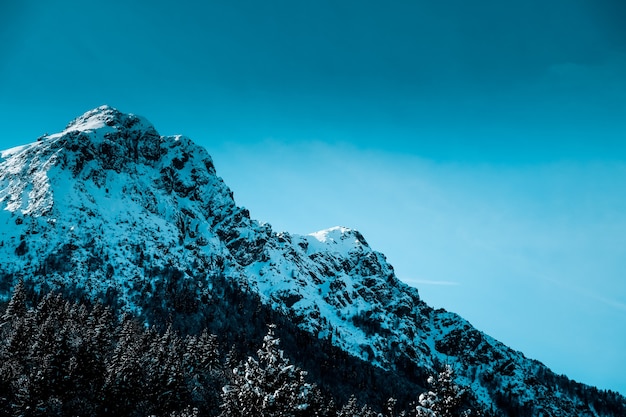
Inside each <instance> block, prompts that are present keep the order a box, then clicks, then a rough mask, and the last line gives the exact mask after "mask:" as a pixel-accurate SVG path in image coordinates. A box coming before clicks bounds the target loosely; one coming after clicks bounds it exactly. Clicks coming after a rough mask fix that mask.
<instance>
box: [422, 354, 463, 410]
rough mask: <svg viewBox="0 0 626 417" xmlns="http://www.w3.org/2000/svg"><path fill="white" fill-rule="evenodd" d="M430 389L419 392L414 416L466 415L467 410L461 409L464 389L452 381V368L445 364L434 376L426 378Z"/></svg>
mask: <svg viewBox="0 0 626 417" xmlns="http://www.w3.org/2000/svg"><path fill="white" fill-rule="evenodd" d="M428 383H429V384H430V386H431V390H430V391H427V392H424V393H422V394H420V396H419V405H418V406H417V407H416V408H415V416H416V417H466V416H469V415H470V414H471V413H470V411H469V410H465V411H462V410H461V408H462V406H463V399H464V397H465V395H466V391H465V389H463V388H461V387H460V386H458V385H457V384H455V383H454V370H453V369H452V367H451V366H450V365H447V364H446V365H445V366H444V368H443V370H442V371H441V372H439V374H437V375H436V376H431V377H430V378H428Z"/></svg>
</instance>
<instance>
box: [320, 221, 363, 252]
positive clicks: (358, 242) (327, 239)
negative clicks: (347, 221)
mask: <svg viewBox="0 0 626 417" xmlns="http://www.w3.org/2000/svg"><path fill="white" fill-rule="evenodd" d="M309 236H312V237H314V238H315V239H316V240H317V241H319V242H320V243H323V244H326V245H338V246H341V247H342V248H344V249H348V250H350V249H354V248H356V247H361V246H363V247H369V245H368V244H367V242H366V241H365V238H364V237H363V235H362V234H361V233H360V232H358V231H357V230H353V229H350V228H347V227H343V226H335V227H331V228H330V229H325V230H320V231H319V232H315V233H311V234H310V235H309Z"/></svg>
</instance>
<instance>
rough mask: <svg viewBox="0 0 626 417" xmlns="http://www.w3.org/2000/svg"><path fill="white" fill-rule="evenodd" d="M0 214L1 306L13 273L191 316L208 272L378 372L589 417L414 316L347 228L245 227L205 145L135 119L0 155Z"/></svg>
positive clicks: (78, 124)
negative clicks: (433, 377) (448, 372)
mask: <svg viewBox="0 0 626 417" xmlns="http://www.w3.org/2000/svg"><path fill="white" fill-rule="evenodd" d="M0 208H1V209H2V210H1V211H0V259H2V261H1V262H0V296H2V297H5V298H6V297H7V296H8V294H9V291H10V287H11V286H12V285H13V284H14V283H15V281H16V280H17V279H18V278H19V277H23V278H25V279H26V280H29V281H32V282H34V283H36V284H37V285H38V286H39V287H42V288H53V289H54V288H64V287H76V288H79V289H80V290H81V291H85V292H87V293H88V294H91V295H93V296H97V297H101V298H102V297H105V298H108V299H110V298H115V299H116V300H117V302H119V303H121V304H122V305H123V306H125V308H128V309H130V310H133V311H136V312H139V313H141V311H142V310H143V309H145V308H146V307H147V306H149V305H150V303H153V302H155V300H157V298H156V294H157V293H159V294H172V297H177V298H176V299H177V300H178V301H177V302H176V303H174V306H175V307H174V308H177V309H178V308H180V309H181V311H185V312H191V313H193V312H194V311H197V310H198V309H201V307H202V303H203V302H208V301H206V300H210V298H211V296H212V295H211V291H212V280H213V279H214V278H215V277H216V276H218V275H219V276H222V277H227V278H228V279H231V280H233V281H234V282H237V283H238V284H239V285H241V286H242V287H245V288H246V289H247V290H249V291H254V292H256V293H258V294H259V295H260V296H261V299H262V300H263V301H264V302H265V303H266V304H268V305H271V306H272V308H274V309H276V310H279V311H283V312H285V313H287V314H289V315H290V317H293V320H294V321H296V322H297V323H298V326H299V327H301V328H302V329H305V330H307V331H309V332H311V333H312V334H313V335H316V336H317V337H319V338H327V339H329V340H331V341H332V343H333V344H335V345H337V346H339V347H341V348H342V349H344V350H346V351H348V352H351V353H352V354H353V355H355V356H358V357H360V358H363V359H365V360H368V361H370V362H373V363H375V364H378V365H380V366H381V367H384V368H387V369H395V368H406V367H407V366H414V367H417V368H426V369H429V370H430V369H432V368H433V367H434V366H435V364H436V363H439V362H447V363H451V364H452V365H453V366H454V367H455V368H456V370H457V374H458V375H459V378H460V382H462V383H465V384H467V385H470V386H471V387H472V389H473V391H474V392H475V393H476V395H477V397H478V400H479V401H481V402H482V403H484V404H485V406H486V407H491V406H495V407H497V406H498V405H497V403H498V401H499V399H500V396H501V395H504V394H503V393H504V392H506V393H508V394H507V395H509V396H510V395H514V396H516V403H518V404H524V403H527V402H535V403H537V404H539V405H540V407H542V409H543V410H545V412H550V413H553V414H554V415H594V414H593V413H592V411H591V409H590V408H589V406H588V405H587V404H586V403H585V401H584V399H582V398H580V397H578V396H576V395H569V396H568V395H564V394H563V393H562V390H560V389H559V387H558V384H557V381H556V379H554V381H553V383H552V385H549V384H547V383H545V382H543V383H541V382H537V381H540V380H544V381H545V375H546V374H551V373H550V372H549V371H548V370H547V369H546V368H545V367H544V366H543V365H541V364H540V363H538V362H536V361H532V360H529V359H526V358H525V357H524V356H523V355H522V354H521V353H519V352H515V351H513V350H511V349H509V348H507V347H506V346H504V345H502V344H501V343H499V342H497V341H496V340H494V339H493V338H491V337H489V336H487V335H485V334H483V333H482V332H479V331H478V330H476V329H474V328H473V327H472V326H471V325H470V324H469V323H468V322H467V321H465V320H464V319H462V318H461V317H459V316H457V315H455V314H452V313H449V312H446V311H444V310H433V309H432V308H430V307H428V306H427V305H426V304H425V303H423V302H422V301H421V300H420V298H419V294H418V291H417V290H416V289H415V288H412V287H409V286H407V285H406V284H404V283H402V282H401V281H399V280H398V278H397V277H396V276H395V274H394V270H393V267H392V266H391V265H389V264H388V263H387V262H386V259H385V257H384V255H382V254H381V253H378V252H376V251H374V250H373V249H372V248H371V247H370V246H369V245H368V243H367V242H366V241H365V239H364V237H363V236H362V235H361V234H360V233H359V232H357V231H355V230H351V229H347V228H343V227H335V228H331V229H328V230H325V231H321V232H317V233H313V234H311V235H307V236H299V235H291V234H288V233H275V232H273V231H272V229H271V226H270V225H268V224H262V223H259V222H257V221H255V220H252V219H251V218H250V215H249V213H248V210H246V209H245V208H242V207H238V206H237V205H236V204H235V201H234V199H233V194H232V192H231V191H230V189H229V188H228V187H227V186H226V185H225V184H224V182H223V181H222V179H221V178H219V177H218V176H217V175H216V171H215V168H214V165H213V161H212V159H211V157H210V156H209V154H208V153H207V152H206V150H205V149H203V148H200V147H198V146H196V145H195V144H194V143H193V142H192V141H191V140H190V139H188V138H186V137H182V136H160V135H159V134H158V133H157V131H156V130H155V129H154V127H153V126H152V125H151V124H150V123H149V122H148V121H146V120H145V119H143V118H141V117H138V116H135V115H132V114H123V113H121V112H119V111H117V110H115V109H113V108H111V107H107V106H103V107H99V108H97V109H95V110H92V111H89V112H87V113H85V114H84V115H83V116H81V117H79V118H77V119H76V120H74V121H72V122H71V123H70V124H69V125H68V126H67V128H66V129H65V130H64V131H63V132H61V133H57V134H54V135H49V136H44V137H42V138H40V140H39V141H37V142H35V143H32V144H29V145H25V146H22V147H18V148H14V149H10V150H7V151H4V152H2V153H1V156H0ZM183 290H184V291H183ZM159 302H161V300H160V299H159ZM539 375H541V378H539ZM567 410H572V411H571V412H570V411H567Z"/></svg>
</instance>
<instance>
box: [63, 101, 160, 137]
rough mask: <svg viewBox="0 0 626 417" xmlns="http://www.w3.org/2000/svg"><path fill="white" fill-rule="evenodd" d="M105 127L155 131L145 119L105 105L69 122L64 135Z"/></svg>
mask: <svg viewBox="0 0 626 417" xmlns="http://www.w3.org/2000/svg"><path fill="white" fill-rule="evenodd" d="M105 126H108V127H111V128H116V129H128V128H130V127H135V129H136V130H151V131H155V129H154V126H153V125H152V124H151V123H150V122H149V121H148V120H147V119H145V118H144V117H141V116H137V115H135V114H132V113H128V114H126V113H122V112H120V111H119V110H117V109H115V108H113V107H111V106H108V105H103V106H100V107H97V108H95V109H93V110H89V111H87V112H86V113H85V114H83V115H82V116H79V117H77V118H76V119H74V120H72V121H71V122H69V123H68V125H67V126H66V127H65V130H64V131H63V133H66V132H72V131H81V132H82V131H88V130H97V129H103V128H105Z"/></svg>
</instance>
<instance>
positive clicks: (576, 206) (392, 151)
mask: <svg viewBox="0 0 626 417" xmlns="http://www.w3.org/2000/svg"><path fill="white" fill-rule="evenodd" d="M625 21H626V3H625V2H623V1H621V0H551V1H545V0H523V1H522V0H519V1H518V0H511V1H506V2H503V1H499V0H482V1H475V2H469V1H466V0H441V1H434V0H432V1H431V0H412V1H408V0H407V1H384V2H383V1H367V0H365V1H364V0H359V1H356V0H351V1H342V0H334V1H329V0H320V1H315V2H313V1H311V2H297V1H288V0H284V1H276V0H265V1H245V0H233V1H222V2H216V1H189V0H177V1H159V0H151V1H121V0H111V1H107V2H84V1H68V0H58V1H55V2H46V1H34V0H23V1H2V2H0V132H1V133H0V135H1V136H0V145H1V146H0V147H1V148H8V147H11V146H14V145H19V144H23V143H27V142H31V141H34V140H35V139H36V138H37V137H38V136H40V135H41V134H43V133H46V132H48V133H53V132H56V131H60V130H62V129H63V127H64V126H65V124H66V123H67V122H69V121H70V120H71V119H72V118H74V117H76V116H78V115H80V114H82V113H83V112H85V111H86V110H89V109H91V108H93V107H96V106H99V105H101V104H109V105H111V106H114V107H117V108H118V109H119V110H121V111H124V112H132V113H136V114H140V115H143V116H145V117H147V118H148V119H149V120H151V121H152V122H153V123H154V124H155V126H156V128H157V130H159V131H160V133H161V134H178V133H182V134H185V135H187V136H190V137H191V138H192V139H194V140H195V141H196V142H197V143H199V144H201V145H203V146H205V147H206V148H207V149H208V150H209V153H211V154H212V155H213V157H214V159H215V163H216V167H217V169H218V173H219V174H220V175H221V176H222V177H223V178H224V180H225V181H226V183H227V184H228V185H229V186H230V187H231V188H232V189H233V190H234V193H235V199H236V200H237V202H238V203H239V204H240V205H244V206H246V207H247V208H249V209H250V211H251V214H252V216H253V217H254V218H257V219H259V220H263V221H267V222H269V223H271V224H272V225H273V226H274V228H275V229H276V230H287V231H290V232H294V233H309V232H313V231H316V230H319V229H323V228H327V227H331V226H334V225H343V226H348V227H352V228H355V229H358V230H360V231H361V232H362V233H363V234H364V235H365V237H366V238H367V239H368V241H369V243H370V245H371V246H372V247H373V248H374V249H376V250H379V251H381V252H383V253H385V254H386V255H387V258H388V260H389V261H390V262H391V263H392V264H393V265H394V266H395V267H396V272H397V274H398V276H399V277H400V278H401V279H402V280H404V281H405V282H407V283H410V284H411V285H415V286H416V287H417V288H418V289H419V290H420V293H421V295H422V297H423V298H424V300H425V301H427V302H428V303H429V304H431V305H434V306H436V307H444V308H446V309H448V310H451V311H455V312H458V313H460V314H461V315H462V316H464V317H465V318H467V319H468V320H470V321H471V322H472V323H473V324H474V325H475V326H476V327H478V328H479V329H480V330H483V331H485V332H487V333H489V334H490V335H492V336H494V337H496V338H498V339H500V340H501V341H503V342H504V343H506V344H508V345H510V346H512V347H513V348H515V349H519V350H522V351H523V352H524V353H526V355H527V356H529V357H532V358H536V359H539V360H540V361H542V362H544V363H546V364H547V365H548V366H550V367H552V368H553V369H554V370H555V371H556V372H558V373H565V374H567V375H568V376H570V377H572V378H574V379H576V380H580V381H582V382H585V383H589V384H592V385H596V386H598V387H599V388H604V389H613V390H616V391H620V392H621V393H623V394H626V377H625V375H626V355H625V354H624V352H626V276H625V275H626V192H625V190H626V188H625V184H626V25H624V22H625Z"/></svg>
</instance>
